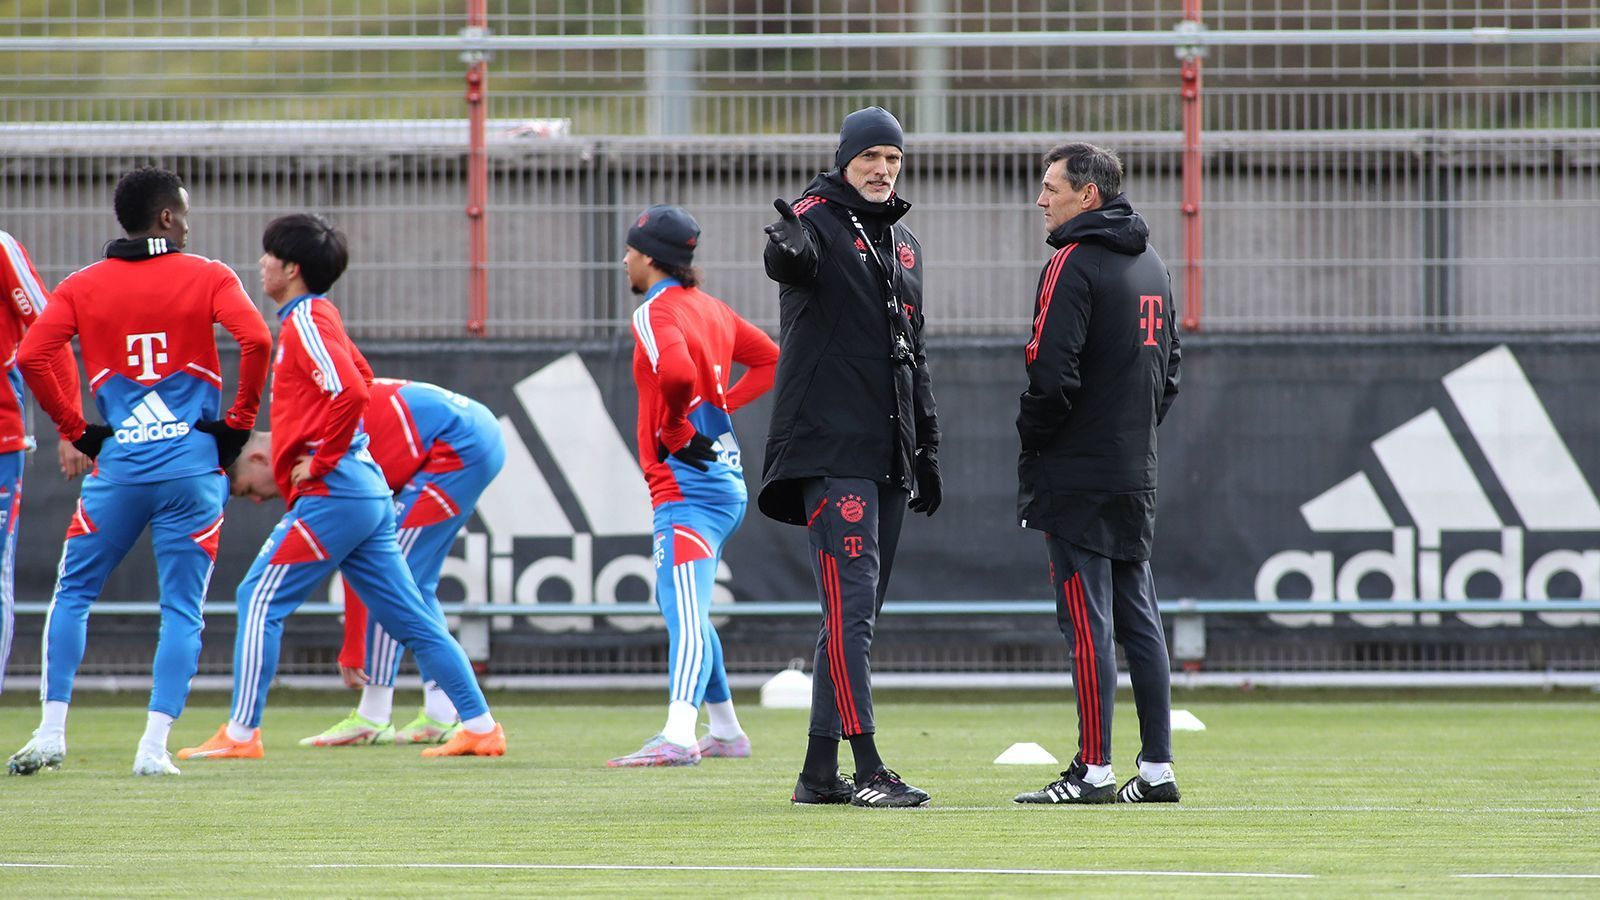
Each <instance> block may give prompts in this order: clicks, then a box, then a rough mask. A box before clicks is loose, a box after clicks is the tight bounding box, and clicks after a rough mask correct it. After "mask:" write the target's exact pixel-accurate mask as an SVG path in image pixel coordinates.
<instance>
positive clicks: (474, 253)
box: [463, 0, 489, 337]
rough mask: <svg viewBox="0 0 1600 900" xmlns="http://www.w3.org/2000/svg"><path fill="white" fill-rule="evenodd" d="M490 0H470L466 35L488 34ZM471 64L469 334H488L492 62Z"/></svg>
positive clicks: (473, 59)
mask: <svg viewBox="0 0 1600 900" xmlns="http://www.w3.org/2000/svg"><path fill="white" fill-rule="evenodd" d="M488 24H489V15H488V0H467V31H466V32H464V33H466V34H478V35H482V34H486V33H487V31H488ZM463 58H464V59H466V60H467V61H468V65H467V131H468V137H467V333H468V334H470V335H473V336H474V337H484V336H485V335H486V334H487V332H488V326H487V320H488V318H489V221H488V215H489V210H488V207H489V153H488V149H487V146H486V145H485V142H484V127H485V124H486V122H487V107H486V104H485V103H484V95H485V93H487V91H488V87H489V84H488V81H489V64H488V60H487V58H486V55H485V54H484V53H482V52H469V53H468V54H467V55H465V56H464V57H463Z"/></svg>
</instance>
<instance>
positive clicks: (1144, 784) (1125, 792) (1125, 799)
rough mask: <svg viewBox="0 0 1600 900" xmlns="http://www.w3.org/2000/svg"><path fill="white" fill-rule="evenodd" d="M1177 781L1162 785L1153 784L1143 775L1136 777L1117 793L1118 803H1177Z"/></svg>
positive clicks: (1171, 780) (1164, 782) (1169, 781)
mask: <svg viewBox="0 0 1600 900" xmlns="http://www.w3.org/2000/svg"><path fill="white" fill-rule="evenodd" d="M1179 796H1180V795H1179V794H1178V781H1177V779H1175V778H1174V779H1169V780H1167V781H1163V782H1161V783H1160V784H1151V783H1150V782H1148V781H1145V780H1144V777H1143V776H1142V775H1135V776H1133V777H1132V778H1130V779H1128V783H1127V784H1125V785H1123V786H1122V790H1120V791H1117V802H1118V803H1177V802H1178V797H1179Z"/></svg>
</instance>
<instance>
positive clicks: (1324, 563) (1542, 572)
mask: <svg viewBox="0 0 1600 900" xmlns="http://www.w3.org/2000/svg"><path fill="white" fill-rule="evenodd" d="M1443 382H1444V387H1445V390H1446V391H1447V392H1448V393H1449V394H1450V399H1451V401H1452V402H1453V403H1454V405H1455V408H1456V410H1457V412H1459V413H1460V415H1461V418H1462V420H1463V421H1464V422H1465V423H1466V427H1467V431H1468V432H1469V433H1470V434H1471V437H1472V440H1473V441H1474V442H1475V443H1476V445H1477V449H1478V450H1479V451H1481V453H1482V455H1483V458H1484V459H1485V460H1486V461H1487V462H1488V464H1489V468H1490V469H1492V470H1493V474H1494V477H1495V479H1496V480H1497V481H1498V482H1499V485H1500V487H1501V488H1502V490H1503V491H1504V493H1505V495H1506V498H1507V499H1508V500H1509V501H1510V504H1511V506H1512V508H1513V509H1514V510H1515V512H1516V518H1518V519H1520V520H1521V525H1520V526H1517V525H1514V524H1512V523H1509V522H1506V521H1503V520H1502V517H1501V516H1500V514H1499V513H1498V512H1497V511H1496V509H1495V506H1494V503H1493V502H1492V501H1491V500H1490V498H1489V496H1488V494H1487V493H1486V492H1485V490H1484V487H1483V484H1482V483H1481V482H1480V481H1479V479H1478V477H1477V475H1476V474H1475V473H1474V472H1473V469H1472V466H1471V464H1470V463H1469V462H1468V460H1467V457H1466V455H1465V454H1464V453H1463V452H1462V448H1461V445H1460V444H1458V443H1457V441H1456V439H1455V437H1454V436H1453V435H1452V434H1451V433H1450V429H1449V427H1448V426H1447V425H1446V423H1445V419H1444V417H1443V416H1442V415H1441V414H1440V412H1439V410H1437V409H1430V410H1428V411H1427V412H1425V413H1423V414H1421V415H1419V416H1417V417H1416V418H1414V419H1412V420H1410V421H1409V422H1406V423H1405V424H1403V425H1401V426H1400V427H1398V428H1396V429H1394V430H1393V431H1390V432H1389V433H1388V434H1385V435H1383V436H1382V437H1380V438H1378V439H1377V440H1375V441H1373V442H1372V450H1373V452H1374V453H1375V454H1376V455H1377V457H1378V462H1379V464H1380V465H1381V467H1382V469H1383V473H1384V475H1385V476H1387V478H1388V480H1389V483H1390V484H1391V485H1392V486H1393V488H1394V491H1395V493H1396V494H1398V495H1399V497H1400V502H1401V504H1402V505H1403V506H1404V507H1405V512H1406V514H1407V515H1408V516H1409V517H1410V520H1411V522H1412V524H1411V525H1397V524H1396V523H1395V520H1394V518H1393V517H1392V516H1391V515H1390V512H1389V510H1388V509H1386V508H1385V506H1384V503H1383V501H1382V499H1381V498H1380V497H1379V495H1378V492H1377V490H1376V489H1375V488H1374V486H1373V483H1372V480H1371V479H1370V478H1369V477H1368V476H1367V473H1366V472H1357V473H1356V474H1354V475H1352V476H1350V477H1349V478H1346V479H1345V480H1344V481H1341V482H1339V483H1338V484H1336V485H1334V486H1333V487H1331V488H1329V489H1328V490H1327V491H1325V492H1323V493H1322V494H1319V495H1318V496H1316V497H1315V498H1313V499H1312V500H1311V501H1309V502H1307V503H1306V504H1304V505H1303V506H1301V507H1300V514H1301V516H1302V517H1304V519H1305V521H1306V524H1307V525H1308V526H1310V528H1311V530H1312V531H1314V532H1318V533H1350V532H1367V533H1373V532H1385V531H1387V532H1390V533H1391V534H1392V536H1393V537H1392V542H1391V549H1389V550H1378V549H1372V550H1365V551H1362V552H1359V553H1356V554H1354V555H1352V556H1350V557H1349V558H1348V559H1346V560H1345V561H1344V563H1343V564H1342V565H1340V566H1339V567H1337V569H1336V568H1335V565H1334V554H1333V553H1332V552H1331V551H1328V550H1284V551H1282V552H1280V553H1276V554H1274V555H1272V556H1271V557H1270V558H1268V559H1267V560H1266V562H1264V563H1263V564H1262V565H1261V568H1260V569H1259V570H1258V571H1257V573H1256V582H1255V592H1256V599H1258V600H1262V601H1267V602H1271V601H1276V600H1278V599H1280V598H1279V596H1278V590H1279V585H1280V583H1281V582H1282V581H1283V579H1284V578H1286V577H1289V576H1291V575H1297V576H1300V577H1303V578H1305V579H1306V580H1308V581H1309V582H1310V585H1311V590H1310V597H1309V599H1312V600H1356V599H1360V585H1361V583H1362V581H1363V579H1369V577H1370V576H1374V575H1376V576H1380V577H1381V578H1383V579H1384V580H1386V581H1388V583H1389V585H1390V591H1391V593H1390V597H1389V599H1393V600H1413V599H1418V600H1464V599H1467V597H1468V592H1467V583H1468V581H1470V580H1473V579H1475V578H1477V579H1478V580H1479V582H1480V583H1481V582H1482V577H1483V576H1487V577H1489V578H1492V579H1494V580H1496V581H1497V582H1498V583H1499V585H1500V593H1499V597H1500V599H1503V600H1522V599H1527V600H1545V599H1549V596H1550V594H1549V591H1550V587H1551V582H1552V581H1553V580H1556V579H1557V578H1558V577H1560V578H1561V579H1562V580H1563V581H1568V582H1570V581H1571V580H1572V579H1576V582H1577V584H1578V585H1579V590H1580V594H1579V596H1580V597H1581V598H1582V599H1585V600H1600V549H1595V548H1594V546H1593V545H1594V543H1595V538H1596V536H1597V534H1600V502H1597V501H1596V499H1595V493H1594V490H1593V488H1591V487H1590V485H1589V482H1588V480H1587V479H1585V478H1584V476H1583V473H1582V472H1581V471H1580V470H1579V469H1578V464H1577V462H1576V461H1575V460H1574V459H1573V457H1572V453H1571V451H1570V450H1568V448H1567V445H1566V443H1565V442H1564V441H1563V440H1562V439H1561V435H1560V434H1559V433H1557V432H1556V428H1555V425H1554V423H1552V422H1551V420H1550V415H1549V413H1548V412H1546V411H1545V408H1544V405H1543V404H1542V403H1540V401H1539V396H1538V394H1537V393H1535V392H1534V389H1533V385H1532V384H1530V383H1529V382H1528V377H1527V375H1526V374H1524V373H1523V371H1522V367H1521V366H1520V365H1518V363H1517V360H1516V357H1515V356H1513V355H1512V353H1511V350H1510V349H1509V348H1508V347H1504V346H1501V347H1497V348H1495V349H1494V350H1491V351H1489V352H1487V353H1485V354H1483V355H1481V356H1479V357H1477V358H1476V359H1474V360H1472V361H1471V362H1468V363H1467V364H1466V365H1464V366H1461V367H1460V368H1458V369H1456V370H1455V371H1453V372H1451V373H1449V374H1448V375H1446V376H1444V379H1443ZM1455 532H1477V533H1491V534H1493V533H1497V534H1498V535H1499V543H1500V548H1499V550H1498V551H1495V550H1488V549H1475V550H1469V551H1467V552H1465V553H1462V554H1460V555H1459V556H1458V557H1457V558H1455V559H1454V560H1452V561H1450V563H1449V565H1448V566H1447V565H1446V564H1445V560H1444V559H1443V558H1442V557H1443V553H1442V547H1441V545H1442V536H1443V535H1444V534H1445V533H1455ZM1536 532H1559V533H1562V534H1568V535H1574V536H1576V535H1578V534H1585V533H1586V534H1587V538H1588V539H1587V541H1585V543H1586V544H1588V545H1589V546H1585V547H1583V548H1582V549H1572V548H1565V547H1564V548H1560V549H1556V550H1552V551H1550V552H1548V553H1545V554H1544V555H1543V556H1540V557H1539V558H1538V559H1536V560H1534V561H1533V562H1532V564H1530V565H1526V566H1524V547H1525V544H1526V540H1525V539H1526V535H1527V533H1536ZM1369 584H1370V581H1369ZM1272 618H1274V619H1275V620H1278V621H1279V622H1280V623H1281V624H1285V625H1296V626H1299V625H1308V624H1331V622H1332V619H1333V617H1332V616H1330V615H1325V614H1317V615H1279V616H1273V617H1272ZM1351 618H1353V619H1355V620H1356V621H1358V622H1360V623H1362V624H1365V625H1371V626H1383V625H1401V624H1403V625H1410V624H1416V622H1415V621H1414V620H1415V619H1416V617H1414V616H1412V615H1411V614H1409V613H1378V614H1360V615H1353V616H1352V617H1351ZM1460 618H1461V619H1462V620H1464V621H1467V622H1469V623H1471V624H1474V625H1479V626H1492V625H1504V624H1521V622H1522V616H1521V614H1518V613H1461V614H1460ZM1540 618H1541V619H1543V620H1544V621H1545V622H1547V623H1548V624H1551V625H1558V626H1574V625H1580V624H1597V623H1600V614H1593V613H1541V614H1540ZM1438 621H1439V617H1438V616H1437V615H1432V614H1429V615H1424V616H1422V617H1421V624H1425V625H1427V624H1437V623H1438Z"/></svg>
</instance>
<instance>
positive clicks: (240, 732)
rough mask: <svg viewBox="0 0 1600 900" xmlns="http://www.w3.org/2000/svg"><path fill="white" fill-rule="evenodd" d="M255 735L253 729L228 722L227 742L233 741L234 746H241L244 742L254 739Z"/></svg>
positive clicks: (232, 721) (231, 721) (230, 720)
mask: <svg viewBox="0 0 1600 900" xmlns="http://www.w3.org/2000/svg"><path fill="white" fill-rule="evenodd" d="M255 734H256V730H255V729H254V728H250V727H248V726H245V725H240V724H239V723H238V722H235V721H234V720H232V719H229V720H228V740H230V741H233V742H234V743H236V744H242V743H244V742H245V741H248V740H250V739H251V738H252V737H255Z"/></svg>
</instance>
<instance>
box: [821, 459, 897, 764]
mask: <svg viewBox="0 0 1600 900" xmlns="http://www.w3.org/2000/svg"><path fill="white" fill-rule="evenodd" d="M801 496H803V497H804V498H805V504H806V509H807V510H810V513H809V522H808V524H807V526H806V530H807V532H808V534H809V536H810V541H811V573H812V575H814V576H815V577H816V580H817V595H818V597H819V598H820V599H821V601H822V631H821V633H819V634H818V635H817V658H816V664H815V666H814V668H813V673H812V683H811V732H810V733H811V735H812V736H813V737H825V738H833V739H834V740H839V739H840V738H841V737H851V736H852V735H858V734H873V733H874V731H875V729H874V727H873V723H872V661H871V657H872V629H873V625H874V623H876V621H877V618H878V612H879V611H880V610H881V609H882V608H883V595H884V592H885V591H886V590H888V588H889V571H890V570H891V569H892V568H894V551H895V546H896V545H897V544H898V543H899V542H900V525H901V523H902V522H903V521H904V520H905V514H906V500H907V499H908V495H907V493H906V492H905V491H903V490H900V489H899V488H893V487H889V486H888V485H884V484H879V483H878V482H875V481H873V480H871V479H868V478H835V477H833V476H823V477H817V478H808V479H806V480H805V483H804V485H803V487H802V488H801Z"/></svg>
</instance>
